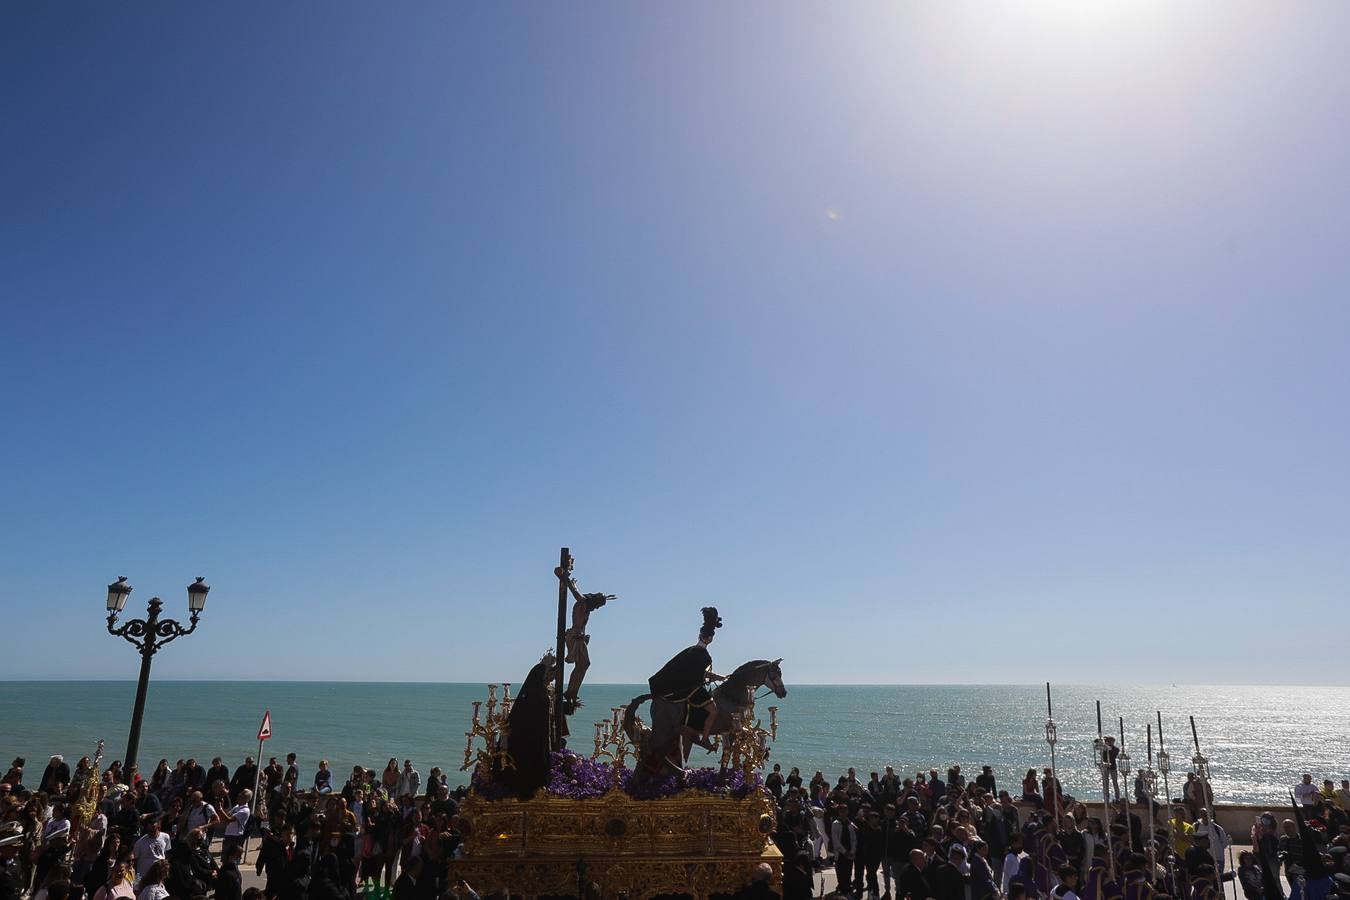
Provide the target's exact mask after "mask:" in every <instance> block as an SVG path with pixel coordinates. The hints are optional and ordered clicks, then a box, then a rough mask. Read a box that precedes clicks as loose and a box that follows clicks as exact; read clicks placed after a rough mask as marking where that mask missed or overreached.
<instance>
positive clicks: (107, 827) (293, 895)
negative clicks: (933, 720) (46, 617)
mask: <svg viewBox="0 0 1350 900" xmlns="http://www.w3.org/2000/svg"><path fill="white" fill-rule="evenodd" d="M94 772H95V770H94V769H93V767H92V764H91V762H90V761H89V760H88V759H87V758H86V759H81V760H80V761H79V762H78V763H77V764H76V766H75V768H74V770H73V771H72V770H71V768H70V767H69V765H68V764H67V763H65V762H64V761H63V760H62V758H61V757H59V756H57V757H52V758H51V760H50V761H49V762H48V764H47V766H46V768H45V769H44V770H43V771H42V774H41V776H40V777H39V778H38V779H37V785H36V786H35V787H30V786H29V785H28V784H27V783H26V782H25V777H26V776H25V771H24V760H15V761H14V763H13V764H12V765H11V767H10V769H9V771H8V772H7V773H6V774H5V777H4V778H3V779H0V900H25V898H26V900H166V898H173V900H204V898H208V897H214V898H216V900H356V898H357V897H358V896H359V897H362V898H366V900H386V898H392V900H446V898H452V897H473V896H476V895H475V894H473V892H472V888H470V887H469V886H468V885H464V884H463V883H451V879H450V878H449V876H448V871H447V866H446V863H447V862H448V861H449V860H451V859H454V858H456V857H457V856H458V855H459V854H460V853H461V852H462V841H461V834H460V829H459V816H458V808H459V802H460V801H461V800H462V799H463V796H464V789H463V788H457V789H452V788H451V787H450V786H449V784H448V781H447V778H446V776H445V774H444V773H443V772H442V771H441V770H440V769H439V768H433V769H431V771H430V772H429V773H428V775H427V777H426V779H425V781H424V780H423V778H422V776H421V773H420V772H419V771H418V770H417V769H416V768H414V766H413V764H412V761H411V760H404V761H403V763H402V764H401V765H400V764H399V762H398V760H396V759H390V760H389V762H388V765H386V766H385V768H384V770H383V771H381V772H377V771H375V770H373V769H367V768H365V767H363V766H354V767H353V768H352V770H351V773H350V774H349V775H348V776H347V777H346V779H345V781H343V782H342V783H341V784H338V783H337V780H336V777H335V775H334V773H333V771H332V770H331V769H330V768H329V765H328V762H327V760H321V761H320V762H319V763H318V766H317V768H316V769H315V770H314V774H313V777H312V778H307V779H305V780H304V782H303V785H302V780H301V775H300V769H299V766H298V764H297V761H296V757H295V755H294V754H291V755H289V756H287V757H286V760H285V763H284V764H283V763H281V762H279V761H278V760H277V759H276V758H272V759H270V760H269V761H268V764H267V765H266V766H263V767H262V768H261V769H260V768H259V767H258V765H257V763H256V762H255V761H254V760H253V759H252V758H251V757H250V758H247V759H245V761H244V762H243V763H242V764H241V765H239V766H237V767H236V768H234V769H233V770H231V769H229V768H228V767H227V766H225V765H224V763H223V762H222V760H221V759H220V758H215V759H213V760H211V764H210V765H209V766H205V767H204V766H202V765H201V764H200V763H198V762H197V760H195V759H186V760H179V761H178V762H177V763H176V764H175V765H172V766H171V765H170V764H169V762H168V760H160V762H159V765H158V766H156V768H155V770H154V771H153V772H152V774H151V776H150V778H149V779H145V778H142V777H140V775H139V773H137V772H136V771H135V769H134V768H133V769H132V770H130V771H127V772H124V771H123V770H122V768H121V766H119V765H118V764H116V763H114V764H113V765H111V766H109V767H108V769H107V771H105V772H103V773H102V775H101V776H100V777H98V778H97V779H96V781H95V783H93V784H91V780H93V779H94ZM1113 782H1114V791H1115V802H1114V803H1113V804H1112V805H1111V816H1110V820H1109V821H1104V820H1103V818H1102V817H1101V816H1100V815H1099V814H1098V813H1100V812H1101V810H1102V805H1101V803H1102V801H1100V800H1096V801H1095V806H1094V805H1089V804H1086V803H1084V802H1081V801H1079V800H1077V799H1075V798H1073V797H1071V796H1069V795H1067V794H1066V793H1065V791H1064V789H1063V787H1062V785H1061V784H1060V783H1059V781H1058V780H1056V779H1055V778H1054V777H1053V776H1052V775H1051V773H1050V771H1049V770H1048V769H1046V770H1044V771H1042V772H1040V773H1038V772H1037V771H1036V770H1034V769H1032V770H1028V771H1027V773H1026V775H1025V776H1024V777H1023V778H1022V779H1021V782H1020V784H1019V785H1018V787H1017V789H1016V790H1015V791H1013V792H1010V791H1008V790H1006V789H999V787H998V783H997V780H996V776H995V773H994V771H993V770H992V768H991V767H989V766H984V767H983V768H982V770H981V772H980V773H979V774H978V775H976V776H975V777H974V778H971V779H969V780H967V778H966V776H965V774H964V773H963V772H962V770H961V767H960V766H952V767H950V768H948V769H947V770H946V771H945V773H940V772H939V771H938V770H937V769H930V770H928V771H927V772H916V773H915V774H914V775H913V776H912V777H902V776H900V775H898V774H897V773H896V772H895V771H894V769H893V767H891V766H886V767H885V769H884V771H882V772H872V773H871V774H870V778H868V779H867V780H866V781H864V780H862V779H860V778H859V777H858V775H857V772H856V771H855V770H854V769H849V770H848V772H847V773H846V774H844V775H841V776H839V777H838V778H837V779H835V781H834V783H833V784H831V783H830V782H829V780H827V779H826V778H825V776H824V775H823V773H821V772H816V773H815V774H814V775H813V776H812V777H811V778H810V779H804V778H803V777H802V775H801V773H800V771H799V770H797V769H795V768H794V769H791V770H790V771H789V772H787V773H784V772H783V771H782V768H781V766H780V765H774V766H773V769H772V771H771V772H769V773H768V774H767V776H766V778H765V789H766V791H767V792H768V793H769V794H770V796H771V797H772V798H773V800H774V803H775V805H776V809H777V821H776V826H775V830H774V833H773V840H774V842H775V843H776V844H777V846H778V848H779V849H780V850H781V851H782V853H783V856H784V894H785V896H786V897H788V898H803V897H809V896H813V895H814V894H815V893H816V887H817V880H818V875H819V873H821V872H822V871H824V870H826V869H833V871H834V873H835V876H836V882H837V885H838V888H837V889H838V892H839V894H840V895H841V896H847V897H856V898H861V897H864V896H866V897H869V898H879V900H892V898H894V900H901V898H903V900H1116V898H1119V900H1151V898H1153V897H1154V896H1155V895H1156V896H1158V897H1163V896H1170V897H1176V898H1183V900H1220V897H1221V894H1222V893H1223V887H1222V884H1223V881H1224V880H1234V881H1236V882H1237V884H1238V885H1239V886H1240V888H1241V890H1242V892H1243V894H1244V896H1245V898H1246V900H1323V898H1325V897H1326V896H1327V895H1328V894H1330V893H1332V892H1335V893H1338V894H1340V895H1343V896H1347V897H1350V863H1348V862H1347V848H1350V781H1341V782H1340V786H1339V787H1336V785H1335V783H1334V782H1332V781H1330V780H1325V781H1323V782H1322V783H1321V784H1320V785H1318V784H1316V783H1314V781H1313V778H1312V776H1311V775H1310V774H1308V775H1304V776H1303V779H1302V781H1301V782H1300V783H1299V784H1298V785H1295V786H1294V789H1293V791H1292V793H1293V794H1294V796H1295V797H1296V799H1297V803H1296V805H1295V808H1294V809H1293V810H1292V812H1293V816H1292V817H1286V818H1277V817H1276V816H1274V815H1273V814H1271V813H1269V812H1267V813H1264V814H1263V815H1262V816H1260V817H1259V818H1258V819H1257V820H1256V821H1255V822H1254V823H1253V825H1252V828H1251V833H1250V835H1249V836H1247V835H1244V836H1243V837H1249V842H1250V845H1251V848H1252V849H1251V850H1250V851H1245V850H1244V851H1243V852H1242V853H1241V854H1240V855H1239V858H1238V859H1237V860H1236V864H1235V865H1230V864H1229V863H1228V862H1227V851H1228V849H1229V847H1230V846H1231V845H1232V843H1233V840H1232V838H1230V836H1229V835H1228V834H1227V833H1226V832H1225V831H1224V829H1223V828H1222V827H1220V825H1219V824H1218V823H1217V822H1211V821H1209V819H1208V817H1207V811H1208V810H1209V808H1210V807H1211V804H1212V802H1213V801H1212V796H1210V794H1209V793H1208V790H1209V788H1208V785H1207V784H1206V783H1204V781H1203V779H1199V778H1196V777H1195V776H1194V775H1191V776H1190V777H1189V778H1187V779H1185V780H1184V781H1183V783H1182V785H1181V787H1182V790H1181V796H1179V797H1176V798H1173V800H1172V801H1171V802H1166V801H1163V802H1156V801H1154V802H1153V805H1152V810H1153V816H1152V819H1153V822H1154V826H1155V827H1154V829H1153V832H1152V834H1149V833H1148V831H1147V822H1148V811H1149V809H1150V797H1149V795H1148V792H1147V791H1146V790H1145V787H1144V783H1143V780H1142V779H1141V778H1136V781H1135V784H1134V792H1133V793H1134V797H1133V800H1132V801H1130V802H1127V800H1128V798H1123V797H1121V796H1120V785H1119V783H1118V779H1114V780H1113ZM255 789H256V790H257V792H258V797H257V798H256V802H255V797H254V791H255ZM89 808H92V809H93V810H94V812H93V813H92V815H88V816H85V815H83V814H82V813H83V811H84V810H87V809H89ZM250 838H252V839H254V840H255V846H257V848H258V852H257V855H256V859H255V861H254V862H253V863H252V866H253V867H254V869H255V871H256V873H257V875H258V876H260V877H261V878H262V880H263V887H262V888H261V889H256V888H255V889H249V890H247V891H246V890H243V889H242V876H241V872H240V866H241V864H242V859H243V855H244V844H245V842H246V840H248V839H250ZM217 842H218V843H217ZM1281 874H1283V876H1284V882H1282V881H1281V879H1280V877H1279V876H1280V875H1281Z"/></svg>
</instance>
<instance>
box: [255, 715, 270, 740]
mask: <svg viewBox="0 0 1350 900" xmlns="http://www.w3.org/2000/svg"><path fill="white" fill-rule="evenodd" d="M271 736H272V711H271V710H270V709H268V710H263V720H262V725H261V726H259V728H258V740H259V741H265V740H267V739H268V738H270V737H271Z"/></svg>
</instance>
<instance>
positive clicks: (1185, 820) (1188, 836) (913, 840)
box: [765, 765, 1350, 900]
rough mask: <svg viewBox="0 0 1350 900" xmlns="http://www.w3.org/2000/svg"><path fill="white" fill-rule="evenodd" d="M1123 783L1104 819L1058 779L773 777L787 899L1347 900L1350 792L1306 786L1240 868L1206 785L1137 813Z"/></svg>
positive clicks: (1139, 793) (1153, 801) (1270, 822)
mask: <svg viewBox="0 0 1350 900" xmlns="http://www.w3.org/2000/svg"><path fill="white" fill-rule="evenodd" d="M1119 781H1120V779H1119V778H1118V777H1117V778H1115V779H1111V780H1110V783H1111V784H1112V785H1113V790H1114V800H1113V802H1112V803H1111V804H1109V808H1110V810H1111V814H1110V816H1109V817H1108V818H1109V820H1108V821H1104V820H1103V817H1102V815H1100V813H1101V812H1102V810H1103V801H1102V800H1100V799H1098V800H1096V803H1095V806H1090V805H1089V804H1087V803H1084V802H1081V801H1079V800H1076V799H1075V798H1073V797H1071V796H1069V795H1067V794H1066V793H1065V791H1064V789H1063V786H1062V785H1061V784H1060V783H1059V781H1058V780H1057V779H1056V778H1054V777H1053V776H1052V774H1051V772H1050V770H1049V769H1045V770H1044V771H1043V772H1041V773H1040V774H1039V775H1038V773H1037V772H1036V771H1035V770H1034V769H1032V770H1028V771H1027V773H1026V775H1025V777H1024V778H1023V779H1022V781H1021V784H1020V785H1019V788H1018V790H1017V791H1016V792H1015V793H1014V792H1010V791H1008V790H1001V789H999V787H998V784H997V780H996V776H995V773H994V771H993V769H992V768H991V767H990V766H984V767H982V770H981V772H980V774H978V775H976V776H975V777H974V778H973V779H969V780H968V779H967V777H966V775H965V773H963V772H962V770H961V767H960V766H952V767H950V768H948V769H947V770H946V771H945V773H941V772H939V770H938V769H930V770H928V771H927V772H922V771H920V772H916V773H915V774H914V775H913V776H912V777H901V776H900V775H898V774H897V773H896V772H895V770H894V769H893V768H892V767H891V766H886V767H885V770H884V772H880V773H879V772H872V773H871V776H870V778H869V779H868V780H866V781H863V780H861V779H860V778H859V777H858V775H857V772H856V771H855V770H854V769H852V768H850V769H849V770H848V772H847V774H845V775H841V776H839V777H838V778H837V779H836V780H835V781H834V783H833V784H831V783H830V782H829V780H828V779H826V777H825V776H824V775H823V774H822V773H821V772H816V773H815V774H814V775H813V776H812V777H811V778H810V779H809V780H807V779H803V777H802V775H801V772H800V771H799V770H798V769H795V768H793V769H791V770H790V771H789V772H787V773H786V774H785V773H784V772H783V771H782V768H781V766H780V765H774V766H773V769H772V771H771V772H770V773H769V774H768V775H767V776H766V778H765V787H766V789H767V790H768V791H769V793H770V794H771V795H772V796H773V798H774V801H775V804H776V806H777V823H776V828H775V831H774V841H775V843H776V844H777V845H778V848H779V849H780V850H781V851H782V853H783V857H784V860H785V867H784V895H785V897H787V898H790V900H797V898H805V897H810V896H813V895H814V894H815V890H814V887H815V882H816V879H817V877H818V873H820V872H821V871H822V870H824V869H827V868H833V870H834V873H835V876H836V883H837V891H838V893H839V895H840V896H846V897H851V898H860V897H868V898H881V900H892V898H895V900H930V898H931V900H1115V898H1120V900H1151V898H1153V897H1175V898H1183V900H1221V898H1222V895H1223V883H1224V882H1225V881H1236V882H1237V883H1238V885H1239V887H1240V889H1241V891H1242V893H1243V895H1244V897H1245V898H1246V900H1323V898H1325V897H1327V896H1328V895H1329V894H1332V893H1333V892H1334V893H1336V894H1339V895H1341V896H1350V863H1348V862H1347V848H1350V782H1346V781H1342V782H1341V787H1340V788H1335V787H1334V785H1333V783H1332V782H1331V781H1325V782H1323V784H1322V786H1321V787H1320V788H1318V787H1317V786H1316V785H1313V784H1312V778H1311V776H1310V775H1305V776H1304V778H1303V785H1304V786H1303V789H1302V790H1301V791H1300V792H1298V799H1299V808H1297V809H1294V810H1292V812H1293V816H1292V817H1290V818H1284V819H1283V820H1280V819H1277V818H1276V816H1275V815H1273V814H1272V813H1270V812H1266V813H1263V814H1262V815H1261V816H1260V817H1258V818H1257V819H1256V820H1255V822H1254V823H1253V824H1252V827H1251V834H1250V843H1251V846H1252V851H1250V852H1249V851H1243V852H1242V853H1241V854H1240V856H1239V858H1238V859H1237V860H1236V865H1235V866H1233V865H1230V864H1229V863H1228V862H1226V859H1227V858H1228V856H1229V853H1228V851H1229V849H1230V847H1231V846H1232V843H1233V841H1232V839H1231V838H1230V836H1229V835H1228V834H1227V833H1226V832H1225V831H1224V829H1223V828H1222V827H1221V826H1220V825H1219V823H1218V822H1212V821H1210V820H1209V818H1208V811H1209V810H1210V809H1211V808H1212V803H1213V798H1212V795H1211V794H1210V793H1209V785H1208V784H1207V783H1205V782H1204V780H1203V779H1200V778H1197V777H1195V776H1194V775H1193V774H1192V775H1191V776H1190V777H1189V778H1188V779H1186V780H1185V781H1184V782H1183V785H1182V787H1183V790H1182V795H1181V796H1180V797H1175V798H1171V802H1168V800H1167V799H1166V798H1151V797H1150V796H1149V793H1148V791H1147V790H1146V789H1145V785H1144V782H1143V779H1142V778H1138V779H1136V783H1135V785H1134V787H1135V796H1134V799H1133V801H1130V799H1129V798H1128V797H1121V796H1120V784H1119ZM1309 786H1311V790H1310V789H1309ZM1019 801H1020V802H1019ZM1150 808H1151V809H1152V820H1153V823H1154V828H1153V830H1152V833H1151V834H1150V833H1149V831H1148V821H1149V811H1150ZM1244 837H1246V836H1244ZM1281 873H1283V875H1284V876H1285V882H1287V885H1286V884H1285V883H1282V882H1281V879H1280V877H1279V876H1280V874H1281Z"/></svg>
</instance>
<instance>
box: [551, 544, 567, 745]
mask: <svg viewBox="0 0 1350 900" xmlns="http://www.w3.org/2000/svg"><path fill="white" fill-rule="evenodd" d="M571 571H572V553H571V551H570V550H568V549H567V548H566V547H563V548H562V549H561V550H560V551H559V552H558V646H557V659H556V660H554V669H553V741H552V749H553V750H554V752H557V751H559V750H562V748H563V732H564V731H565V730H566V728H567V717H566V714H565V713H564V712H563V659H564V658H565V657H566V632H567V576H568V574H569V573H570V572H571Z"/></svg>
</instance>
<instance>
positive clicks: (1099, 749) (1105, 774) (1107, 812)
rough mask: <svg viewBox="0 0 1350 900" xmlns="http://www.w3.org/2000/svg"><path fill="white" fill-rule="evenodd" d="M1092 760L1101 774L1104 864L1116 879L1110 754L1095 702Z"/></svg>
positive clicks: (1100, 712)
mask: <svg viewBox="0 0 1350 900" xmlns="http://www.w3.org/2000/svg"><path fill="white" fill-rule="evenodd" d="M1092 758H1093V762H1094V763H1095V765H1096V766H1097V769H1098V771H1100V772H1101V773H1102V821H1103V822H1104V823H1105V825H1106V864H1107V865H1108V866H1109V867H1110V868H1109V871H1110V873H1111V879H1112V880H1113V881H1114V880H1115V877H1116V850H1115V847H1113V846H1112V840H1111V775H1110V772H1109V771H1108V770H1109V769H1110V766H1111V757H1110V753H1109V751H1108V750H1107V748H1106V738H1105V737H1104V736H1103V735H1102V701H1100V700H1098V701H1097V739H1096V740H1095V741H1093V742H1092Z"/></svg>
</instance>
